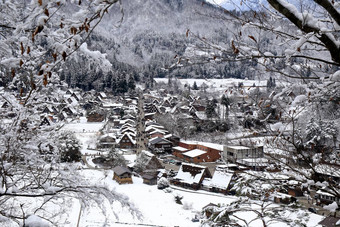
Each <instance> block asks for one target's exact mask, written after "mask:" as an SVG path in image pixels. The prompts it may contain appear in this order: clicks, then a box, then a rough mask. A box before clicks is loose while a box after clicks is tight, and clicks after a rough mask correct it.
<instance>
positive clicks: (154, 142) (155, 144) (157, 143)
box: [149, 137, 172, 152]
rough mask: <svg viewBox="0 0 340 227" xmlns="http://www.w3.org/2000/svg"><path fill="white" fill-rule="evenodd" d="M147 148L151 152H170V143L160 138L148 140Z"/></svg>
mask: <svg viewBox="0 0 340 227" xmlns="http://www.w3.org/2000/svg"><path fill="white" fill-rule="evenodd" d="M149 148H150V149H151V150H152V151H155V150H157V149H161V150H162V151H164V152H171V148H172V142H171V141H169V140H167V139H165V138H162V137H155V138H152V139H150V140H149Z"/></svg>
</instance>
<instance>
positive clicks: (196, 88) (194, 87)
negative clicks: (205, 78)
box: [192, 81, 198, 90]
mask: <svg viewBox="0 0 340 227" xmlns="http://www.w3.org/2000/svg"><path fill="white" fill-rule="evenodd" d="M192 89H193V90H198V86H197V84H196V81H195V82H194V85H193V87H192Z"/></svg>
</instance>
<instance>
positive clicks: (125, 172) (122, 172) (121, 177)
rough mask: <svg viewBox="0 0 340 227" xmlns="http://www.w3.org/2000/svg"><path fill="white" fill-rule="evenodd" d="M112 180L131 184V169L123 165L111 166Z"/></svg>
mask: <svg viewBox="0 0 340 227" xmlns="http://www.w3.org/2000/svg"><path fill="white" fill-rule="evenodd" d="M113 172H114V173H113V180H115V181H117V182H118V183H119V184H132V183H133V182H132V173H131V171H130V170H129V169H128V168H126V167H123V166H116V167H115V168H113Z"/></svg>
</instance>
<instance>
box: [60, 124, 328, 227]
mask: <svg viewBox="0 0 340 227" xmlns="http://www.w3.org/2000/svg"><path fill="white" fill-rule="evenodd" d="M102 126H103V123H87V122H85V121H84V119H80V121H79V122H76V123H70V124H67V125H65V126H64V127H63V130H67V131H73V132H75V135H76V137H77V138H78V139H79V140H80V141H81V143H82V146H83V148H82V153H83V154H85V153H88V154H91V155H95V154H97V152H98V151H96V150H92V149H88V147H92V146H94V144H93V143H95V140H96V137H97V135H98V131H99V130H100V129H101V128H102ZM91 152H92V153H91ZM125 157H126V158H127V159H128V160H129V161H130V162H133V161H134V159H135V155H125ZM87 161H88V164H89V165H93V166H95V164H93V162H92V161H91V158H90V157H88V156H87ZM85 168H87V167H85ZM79 174H81V175H83V176H84V177H85V179H86V180H87V181H88V182H91V183H93V185H105V186H106V187H108V188H109V189H110V190H115V191H117V192H118V193H121V194H122V195H124V196H125V197H126V199H128V200H129V201H130V202H132V203H133V204H134V207H136V208H137V209H138V210H139V211H140V213H141V215H142V218H138V217H137V216H134V215H132V214H131V213H130V212H129V210H128V209H127V208H123V207H122V206H121V204H120V203H118V202H117V203H113V204H110V203H108V201H105V200H104V201H103V202H102V203H101V204H91V206H89V207H87V208H85V209H82V211H81V212H80V210H81V205H80V204H79V202H77V201H76V200H74V201H72V202H71V201H70V206H69V214H68V218H67V221H68V223H67V224H66V225H65V226H77V223H78V220H79V226H84V227H97V226H141V224H142V225H144V226H183V227H187V226H188V227H190V226H199V225H200V223H199V222H192V218H194V217H195V215H197V214H199V213H200V212H201V210H202V208H203V207H204V206H206V205H207V204H209V203H215V204H229V203H230V202H232V201H234V200H236V199H237V197H232V196H224V195H221V194H216V193H209V192H206V191H190V190H185V189H181V188H173V189H172V192H170V193H166V192H164V191H163V190H158V189H157V186H149V185H146V184H143V183H142V179H141V178H137V177H133V184H127V185H119V184H118V183H116V182H115V181H114V180H112V176H113V172H112V170H103V169H88V168H87V169H80V170H79ZM176 194H180V195H182V196H183V200H182V202H183V205H179V204H177V203H176V202H175V200H174V196H175V195H176ZM94 196H96V195H94ZM103 210H104V211H105V213H103V212H102V211H103ZM252 215H253V214H251V213H245V214H242V216H243V218H246V217H247V218H252ZM288 215H296V214H288ZM296 218H297V219H298V218H299V217H296ZM320 220H322V217H321V216H319V215H312V219H311V220H310V221H309V222H308V224H307V226H317V223H318V222H319V221H320ZM257 224H258V223H257ZM252 226H256V222H254V225H252ZM270 226H275V227H276V226H286V225H282V223H276V224H274V225H270Z"/></svg>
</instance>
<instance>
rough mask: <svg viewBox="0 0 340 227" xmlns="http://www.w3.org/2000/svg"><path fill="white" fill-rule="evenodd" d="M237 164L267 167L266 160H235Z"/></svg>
mask: <svg viewBox="0 0 340 227" xmlns="http://www.w3.org/2000/svg"><path fill="white" fill-rule="evenodd" d="M237 162H238V163H240V164H244V165H247V166H267V165H268V159H266V158H245V159H239V160H237Z"/></svg>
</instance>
